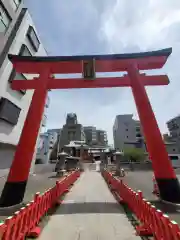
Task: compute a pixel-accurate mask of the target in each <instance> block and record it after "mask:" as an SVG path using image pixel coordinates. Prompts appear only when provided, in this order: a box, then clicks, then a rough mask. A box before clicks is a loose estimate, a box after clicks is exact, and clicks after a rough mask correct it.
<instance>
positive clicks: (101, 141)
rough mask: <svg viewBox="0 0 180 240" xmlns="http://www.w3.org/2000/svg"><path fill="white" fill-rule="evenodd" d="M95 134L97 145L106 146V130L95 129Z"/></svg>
mask: <svg viewBox="0 0 180 240" xmlns="http://www.w3.org/2000/svg"><path fill="white" fill-rule="evenodd" d="M96 136H97V145H99V146H107V144H108V140H107V132H106V131H104V130H96Z"/></svg>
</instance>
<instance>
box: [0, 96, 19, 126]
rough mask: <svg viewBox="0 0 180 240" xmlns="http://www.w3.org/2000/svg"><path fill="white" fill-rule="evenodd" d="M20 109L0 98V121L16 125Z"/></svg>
mask: <svg viewBox="0 0 180 240" xmlns="http://www.w3.org/2000/svg"><path fill="white" fill-rule="evenodd" d="M20 112H21V109H20V108H19V107H17V106H16V105H15V104H13V103H12V102H10V101H9V100H8V99H5V98H1V100H0V119H2V120H5V121H7V122H8V123H11V124H12V125H16V124H17V122H18V118H19V114H20Z"/></svg>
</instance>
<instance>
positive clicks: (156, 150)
mask: <svg viewBox="0 0 180 240" xmlns="http://www.w3.org/2000/svg"><path fill="white" fill-rule="evenodd" d="M128 74H129V77H130V79H131V89H132V92H133V96H134V100H135V103H136V107H137V111H138V115H139V118H140V122H141V125H142V128H143V132H144V135H145V139H146V143H147V149H148V152H149V157H150V159H151V160H152V166H153V170H154V175H155V178H156V181H157V184H158V187H159V191H160V195H161V198H162V199H164V200H166V201H169V202H179V201H180V185H179V181H178V179H177V178H176V174H175V172H174V169H173V168H172V163H171V161H170V160H169V157H168V154H167V151H166V147H165V144H164V141H163V139H162V135H161V132H160V130H159V127H158V124H157V121H156V118H155V115H154V113H153V110H152V107H151V104H150V102H149V99H148V96H147V93H146V90H145V87H144V86H143V84H142V81H140V78H139V70H138V68H137V65H136V64H132V65H131V66H130V67H129V68H128Z"/></svg>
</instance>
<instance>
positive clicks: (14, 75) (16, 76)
mask: <svg viewBox="0 0 180 240" xmlns="http://www.w3.org/2000/svg"><path fill="white" fill-rule="evenodd" d="M19 55H20V56H32V54H31V52H30V51H29V49H28V48H27V47H26V45H25V44H23V45H22V46H21V49H20V51H19ZM26 79H27V78H26V77H25V76H24V75H23V74H22V73H17V72H16V70H15V69H13V70H12V72H11V75H10V77H9V82H12V81H13V80H26ZM19 92H21V93H23V94H25V93H26V90H20V91H19Z"/></svg>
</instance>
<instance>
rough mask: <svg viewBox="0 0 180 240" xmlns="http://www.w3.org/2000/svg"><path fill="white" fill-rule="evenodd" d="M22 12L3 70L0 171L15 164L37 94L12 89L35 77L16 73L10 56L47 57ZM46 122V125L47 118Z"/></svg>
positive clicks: (23, 11) (0, 73)
mask: <svg viewBox="0 0 180 240" xmlns="http://www.w3.org/2000/svg"><path fill="white" fill-rule="evenodd" d="M19 12H20V14H22V13H23V14H22V16H23V17H21V22H20V23H19V22H18V24H19V26H18V29H16V34H15V36H14V39H13V40H12V43H11V45H10V46H9V51H8V52H7V54H6V56H5V59H4V61H3V63H2V66H1V68H0V168H9V167H10V165H11V163H12V160H13V155H14V152H15V149H16V146H17V144H18V142H19V138H20V135H21V132H22V129H23V125H24V121H25V119H26V115H27V112H28V109H29V106H30V103H31V99H32V95H33V91H32V90H28V91H14V90H12V89H11V82H12V81H15V80H13V79H22V80H28V81H29V80H30V79H32V78H33V77H34V76H32V75H23V74H19V73H16V72H15V70H13V67H12V64H11V62H10V61H9V60H8V53H11V54H19V55H24V56H25V55H26V56H27V55H28V56H30V55H32V56H46V55H47V54H46V51H45V49H44V47H43V45H42V43H41V41H40V38H39V36H38V34H37V30H36V28H35V26H34V23H33V21H32V18H31V16H30V14H29V13H28V11H27V9H25V8H21V11H20V10H19ZM17 21H19V20H18V18H17ZM12 31H13V29H12ZM45 118H46V117H45ZM42 123H43V125H44V119H43V121H42Z"/></svg>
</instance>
